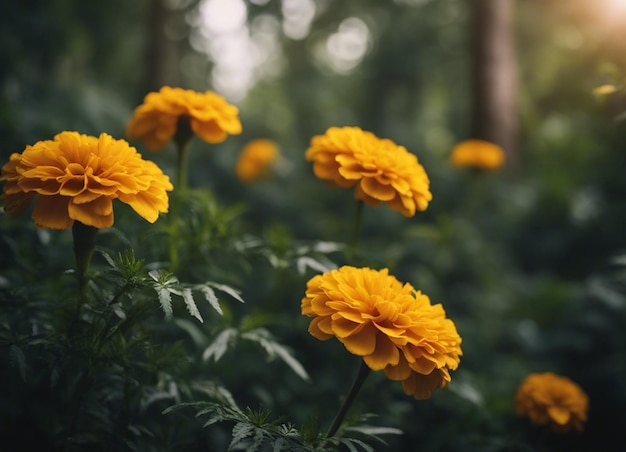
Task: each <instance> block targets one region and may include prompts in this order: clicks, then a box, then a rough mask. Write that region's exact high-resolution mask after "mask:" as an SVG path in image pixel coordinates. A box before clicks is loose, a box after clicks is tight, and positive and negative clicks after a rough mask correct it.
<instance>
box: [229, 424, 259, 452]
mask: <svg viewBox="0 0 626 452" xmlns="http://www.w3.org/2000/svg"><path fill="white" fill-rule="evenodd" d="M253 431H254V426H252V425H250V424H245V423H243V422H238V423H237V424H235V426H234V427H233V431H232V439H231V442H230V445H229V446H228V450H232V449H233V447H235V446H236V445H237V444H239V443H241V441H243V440H244V439H246V438H247V437H249V436H250V435H252V433H253Z"/></svg>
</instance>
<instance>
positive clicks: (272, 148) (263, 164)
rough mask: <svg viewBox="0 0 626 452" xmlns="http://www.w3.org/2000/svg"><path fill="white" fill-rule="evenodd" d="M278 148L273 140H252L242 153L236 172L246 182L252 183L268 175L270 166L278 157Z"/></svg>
mask: <svg viewBox="0 0 626 452" xmlns="http://www.w3.org/2000/svg"><path fill="white" fill-rule="evenodd" d="M278 153H279V151H278V146H276V143H274V142H273V141H271V140H265V139H257V140H252V141H250V142H249V143H248V144H246V146H245V147H244V148H243V150H242V151H241V154H240V155H239V159H238V160H237V165H236V167H235V172H236V173H237V177H239V179H241V180H242V181H244V182H252V181H254V180H257V179H259V178H261V177H263V176H264V175H265V174H267V171H268V168H269V166H270V164H271V163H272V162H273V161H274V160H276V158H277V157H278Z"/></svg>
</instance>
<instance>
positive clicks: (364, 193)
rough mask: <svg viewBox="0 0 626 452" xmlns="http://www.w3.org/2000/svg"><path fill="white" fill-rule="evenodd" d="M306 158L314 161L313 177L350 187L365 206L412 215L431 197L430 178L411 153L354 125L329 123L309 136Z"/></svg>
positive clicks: (423, 208)
mask: <svg viewBox="0 0 626 452" xmlns="http://www.w3.org/2000/svg"><path fill="white" fill-rule="evenodd" d="M305 157H306V159H307V160H308V161H311V162H313V172H314V173H315V175H316V176H317V177H319V178H320V179H324V180H327V181H329V182H330V183H331V184H333V185H338V186H340V187H344V188H349V187H355V192H354V195H355V198H357V199H360V200H362V201H364V202H365V203H367V204H368V205H370V206H377V205H379V204H380V203H381V202H386V203H387V204H388V206H389V207H390V208H391V209H393V210H395V211H397V212H400V213H401V214H402V215H404V216H405V217H412V216H413V215H415V212H416V211H417V210H420V211H424V210H426V208H427V207H428V203H429V202H430V201H431V200H432V194H431V193H430V190H429V186H430V180H429V179H428V175H427V174H426V171H425V170H424V167H422V165H420V164H419V162H418V161H417V157H416V156H415V155H414V154H411V153H410V152H409V151H407V150H406V148H404V147H403V146H398V145H397V144H395V143H394V142H393V141H391V140H388V139H381V138H378V137H377V136H376V135H374V134H373V133H371V132H366V131H363V130H361V129H360V128H358V127H331V128H330V129H328V130H327V131H326V133H325V134H324V135H316V136H314V137H313V138H312V139H311V143H310V147H309V148H308V149H307V151H306V154H305Z"/></svg>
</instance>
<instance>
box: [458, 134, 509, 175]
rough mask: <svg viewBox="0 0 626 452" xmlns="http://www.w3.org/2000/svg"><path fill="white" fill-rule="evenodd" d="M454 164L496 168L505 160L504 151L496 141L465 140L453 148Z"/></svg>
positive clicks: (487, 168) (485, 168)
mask: <svg viewBox="0 0 626 452" xmlns="http://www.w3.org/2000/svg"><path fill="white" fill-rule="evenodd" d="M450 160H451V161H452V164H453V165H455V166H458V167H463V168H477V169H482V170H496V169H499V168H500V167H502V165H503V164H504V160H505V155H504V151H503V150H502V148H501V147H500V146H498V145H496V144H494V143H490V142H488V141H485V140H465V141H462V142H460V143H459V144H457V145H456V146H455V147H454V148H453V149H452V154H451V155H450Z"/></svg>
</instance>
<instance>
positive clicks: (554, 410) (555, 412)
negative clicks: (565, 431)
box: [548, 406, 571, 425]
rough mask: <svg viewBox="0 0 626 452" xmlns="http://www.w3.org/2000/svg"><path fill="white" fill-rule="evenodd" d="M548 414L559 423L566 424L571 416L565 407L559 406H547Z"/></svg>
mask: <svg viewBox="0 0 626 452" xmlns="http://www.w3.org/2000/svg"><path fill="white" fill-rule="evenodd" d="M548 414H549V415H550V417H551V418H552V420H553V421H554V422H556V423H557V424H559V425H565V424H567V423H568V422H569V420H570V417H571V413H570V411H569V410H568V409H567V408H564V407H559V406H551V407H548Z"/></svg>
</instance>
